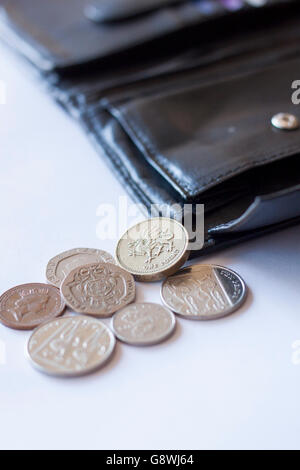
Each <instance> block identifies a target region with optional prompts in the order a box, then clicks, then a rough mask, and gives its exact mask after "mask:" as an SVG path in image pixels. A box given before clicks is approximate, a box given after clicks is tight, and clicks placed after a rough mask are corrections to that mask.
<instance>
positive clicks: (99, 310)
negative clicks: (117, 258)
mask: <svg viewBox="0 0 300 470" xmlns="http://www.w3.org/2000/svg"><path fill="white" fill-rule="evenodd" d="M61 293H62V296H63V297H64V299H65V302H66V304H67V305H68V306H69V307H70V308H72V309H73V310H74V311H75V312H78V313H85V314H88V315H96V316H99V317H109V316H111V315H112V314H113V313H115V312H116V311H117V310H120V309H121V308H123V307H125V306H126V305H127V304H129V303H131V302H133V301H134V299H135V282H134V278H133V276H132V275H131V274H130V273H128V272H127V271H124V269H121V268H120V267H119V266H116V265H114V264H110V263H96V264H87V265H86V266H80V267H78V268H76V269H73V271H71V272H70V274H68V276H67V277H66V278H65V279H64V281H63V283H62V286H61Z"/></svg>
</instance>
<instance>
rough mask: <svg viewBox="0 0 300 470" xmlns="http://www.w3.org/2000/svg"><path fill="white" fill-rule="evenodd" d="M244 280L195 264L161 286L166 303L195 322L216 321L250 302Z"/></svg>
mask: <svg viewBox="0 0 300 470" xmlns="http://www.w3.org/2000/svg"><path fill="white" fill-rule="evenodd" d="M246 294H247V289H246V285H245V283H244V281H243V279H242V278H241V277H240V276H239V275H238V274H236V273H235V272H234V271H231V270H230V269H227V268H224V267H222V266H215V265H203V264H199V265H194V266H190V267H188V268H185V269H182V270H180V271H178V273H176V274H175V275H173V276H171V277H169V278H168V279H166V280H165V282H164V283H163V285H162V287H161V297H162V300H163V302H164V304H165V305H166V306H167V307H168V308H170V309H171V310H173V312H175V313H177V314H178V315H180V316H182V317H184V318H188V319H191V320H215V319H218V318H222V317H225V316H227V315H229V314H231V313H233V312H234V311H235V310H237V309H238V308H239V307H240V306H241V305H242V303H243V302H244V301H245V299H246Z"/></svg>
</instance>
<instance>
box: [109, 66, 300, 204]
mask: <svg viewBox="0 0 300 470" xmlns="http://www.w3.org/2000/svg"><path fill="white" fill-rule="evenodd" d="M299 68H300V60H299V59H298V58H297V59H293V60H287V61H283V62H281V63H280V64H276V65H273V66H270V67H267V68H266V69H263V70H259V71H255V72H253V73H250V72H248V73H242V74H241V75H237V76H234V77H227V78H226V79H225V80H219V81H216V82H215V83H209V84H208V85H207V84H206V85H196V86H195V85H194V86H193V87H191V88H189V89H187V90H183V91H182V90H181V91H178V92H169V93H162V94H159V95H156V96H147V97H143V98H140V99H136V100H132V101H129V102H126V103H121V104H120V105H113V106H109V111H110V112H111V113H112V115H113V116H114V118H115V119H116V120H118V122H119V123H120V125H121V126H122V127H123V129H124V131H125V132H126V133H127V135H128V136H129V137H130V139H131V140H132V142H133V144H134V145H135V146H136V147H137V148H138V149H139V151H140V154H141V156H142V157H143V158H144V159H145V160H146V161H147V162H148V163H150V165H151V166H152V167H153V168H154V169H155V170H156V171H158V172H159V174H160V175H161V176H162V177H163V178H164V179H165V180H166V181H168V183H169V184H170V185H171V186H172V188H173V189H174V190H175V191H177V193H178V194H179V195H180V196H181V197H182V198H183V199H185V200H187V201H193V200H195V199H197V198H199V195H201V194H202V193H204V192H205V191H207V190H209V189H210V188H213V187H216V186H218V185H219V184H220V183H223V182H225V181H228V180H231V179H232V178H234V177H235V176H236V175H239V174H242V173H244V172H246V171H248V170H250V169H252V168H255V167H258V166H263V165H266V164H268V163H271V162H275V161H276V160H281V159H284V158H286V157H290V156H292V155H295V154H297V153H299V152H300V130H299V129H298V130H295V131H282V130H278V129H275V128H274V127H273V126H272V124H271V120H272V117H273V116H274V115H276V114H278V113H280V112H287V113H292V114H295V115H296V116H298V117H300V110H299V108H298V107H297V106H296V105H294V104H293V103H292V92H293V90H292V83H293V82H294V80H295V79H296V78H297V76H298V72H299ZM270 84H272V86H270Z"/></svg>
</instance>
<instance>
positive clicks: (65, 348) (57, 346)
mask: <svg viewBox="0 0 300 470" xmlns="http://www.w3.org/2000/svg"><path fill="white" fill-rule="evenodd" d="M115 344H116V340H115V337H114V335H113V333H112V332H111V331H110V329H109V328H108V327H107V326H106V325H104V323H102V322H101V321H99V320H96V319H94V318H89V317H85V316H77V317H64V318H61V319H58V320H53V321H50V322H48V323H45V324H44V325H42V326H40V327H39V328H37V329H36V330H35V331H34V332H33V334H32V336H31V338H30V339H29V341H28V346H27V353H28V356H29V358H30V360H31V362H32V364H33V365H34V366H35V367H37V368H38V369H39V370H40V371H41V372H45V373H46V374H50V375H56V376H65V377H69V376H71V377H74V376H79V375H84V374H88V373H90V372H93V371H95V370H97V369H98V368H100V367H101V366H103V365H104V364H105V363H106V362H107V361H108V359H109V358H110V357H111V355H112V353H113V351H114V348H115Z"/></svg>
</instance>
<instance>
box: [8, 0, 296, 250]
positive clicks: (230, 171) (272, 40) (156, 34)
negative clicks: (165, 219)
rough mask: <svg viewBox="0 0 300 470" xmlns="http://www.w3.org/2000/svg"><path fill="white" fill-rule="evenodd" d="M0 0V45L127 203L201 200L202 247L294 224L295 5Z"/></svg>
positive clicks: (176, 210) (176, 204)
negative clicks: (21, 64) (59, 111)
mask: <svg viewBox="0 0 300 470" xmlns="http://www.w3.org/2000/svg"><path fill="white" fill-rule="evenodd" d="M227 4H228V2H227ZM251 4H256V5H258V4H261V6H260V7H257V6H256V7H255V6H252V5H251ZM0 5H1V14H0V34H1V36H2V38H3V39H4V40H6V41H7V42H8V43H9V44H10V45H11V46H13V47H14V48H15V49H16V50H17V51H18V52H19V53H21V54H22V55H23V56H24V57H25V58H26V59H27V60H28V61H29V62H30V63H32V64H33V65H34V66H35V68H36V69H37V70H39V72H40V74H41V77H42V78H43V80H44V81H45V83H46V84H47V87H48V90H49V91H50V92H51V93H52V95H53V97H54V98H55V99H56V100H57V102H58V103H59V104H60V105H61V106H62V107H63V108H64V109H66V110H67V111H68V112H69V113H70V114H71V115H72V116H74V117H75V118H76V119H78V120H79V121H80V123H81V125H82V126H83V127H84V129H85V131H86V132H87V134H88V135H89V137H90V138H91V139H92V141H93V142H94V144H95V147H96V149H97V150H98V151H99V152H100V153H101V155H104V156H105V158H106V159H107V161H108V162H109V164H110V166H111V168H112V169H113V171H114V172H115V174H116V175H117V176H118V178H119V179H120V180H121V182H122V183H123V185H124V186H125V187H126V189H127V190H128V192H129V193H130V194H131V196H132V197H133V198H134V199H135V200H137V201H138V202H140V203H142V204H143V206H144V207H145V208H146V209H147V210H149V209H150V207H151V205H153V204H156V205H157V207H158V206H159V208H158V210H159V211H160V212H161V213H162V214H164V210H165V209H169V208H171V209H172V211H173V212H172V215H173V216H174V217H176V218H178V219H180V218H182V214H183V211H182V208H183V206H184V204H189V205H190V207H192V208H193V207H196V205H197V204H204V205H205V246H204V249H203V250H202V252H204V253H207V252H208V251H209V250H214V249H216V248H221V247H224V246H228V245H230V244H233V243H237V242H240V241H242V240H245V239H248V238H251V237H254V236H257V235H260V234H263V233H267V232H271V231H274V230H277V229H279V228H282V227H285V226H288V225H291V224H294V223H298V222H299V221H300V177H299V170H300V127H299V120H300V108H299V107H298V105H297V104H296V103H293V101H292V95H293V88H292V87H293V84H294V82H295V81H296V80H297V79H298V80H299V79H300V76H299V75H300V59H299V49H300V41H299V40H300V28H299V26H300V5H299V2H298V1H292V0H288V1H280V0H273V1H265V2H263V1H262V2H256V3H255V2H253V1H247V2H245V1H244V2H243V1H242V0H241V1H240V2H238V1H237V2H235V8H234V10H233V9H232V5H231V6H230V7H228V5H227V6H226V2H225V1H221V0H220V1H219V0H198V1H188V0H186V1H184V0H181V1H180V0H177V1H176V0H174V1H172V0H144V1H141V0H102V1H101V0H88V1H86V0H64V2H62V1H61V0H0ZM99 178H100V176H99ZM196 254H199V253H196Z"/></svg>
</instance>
